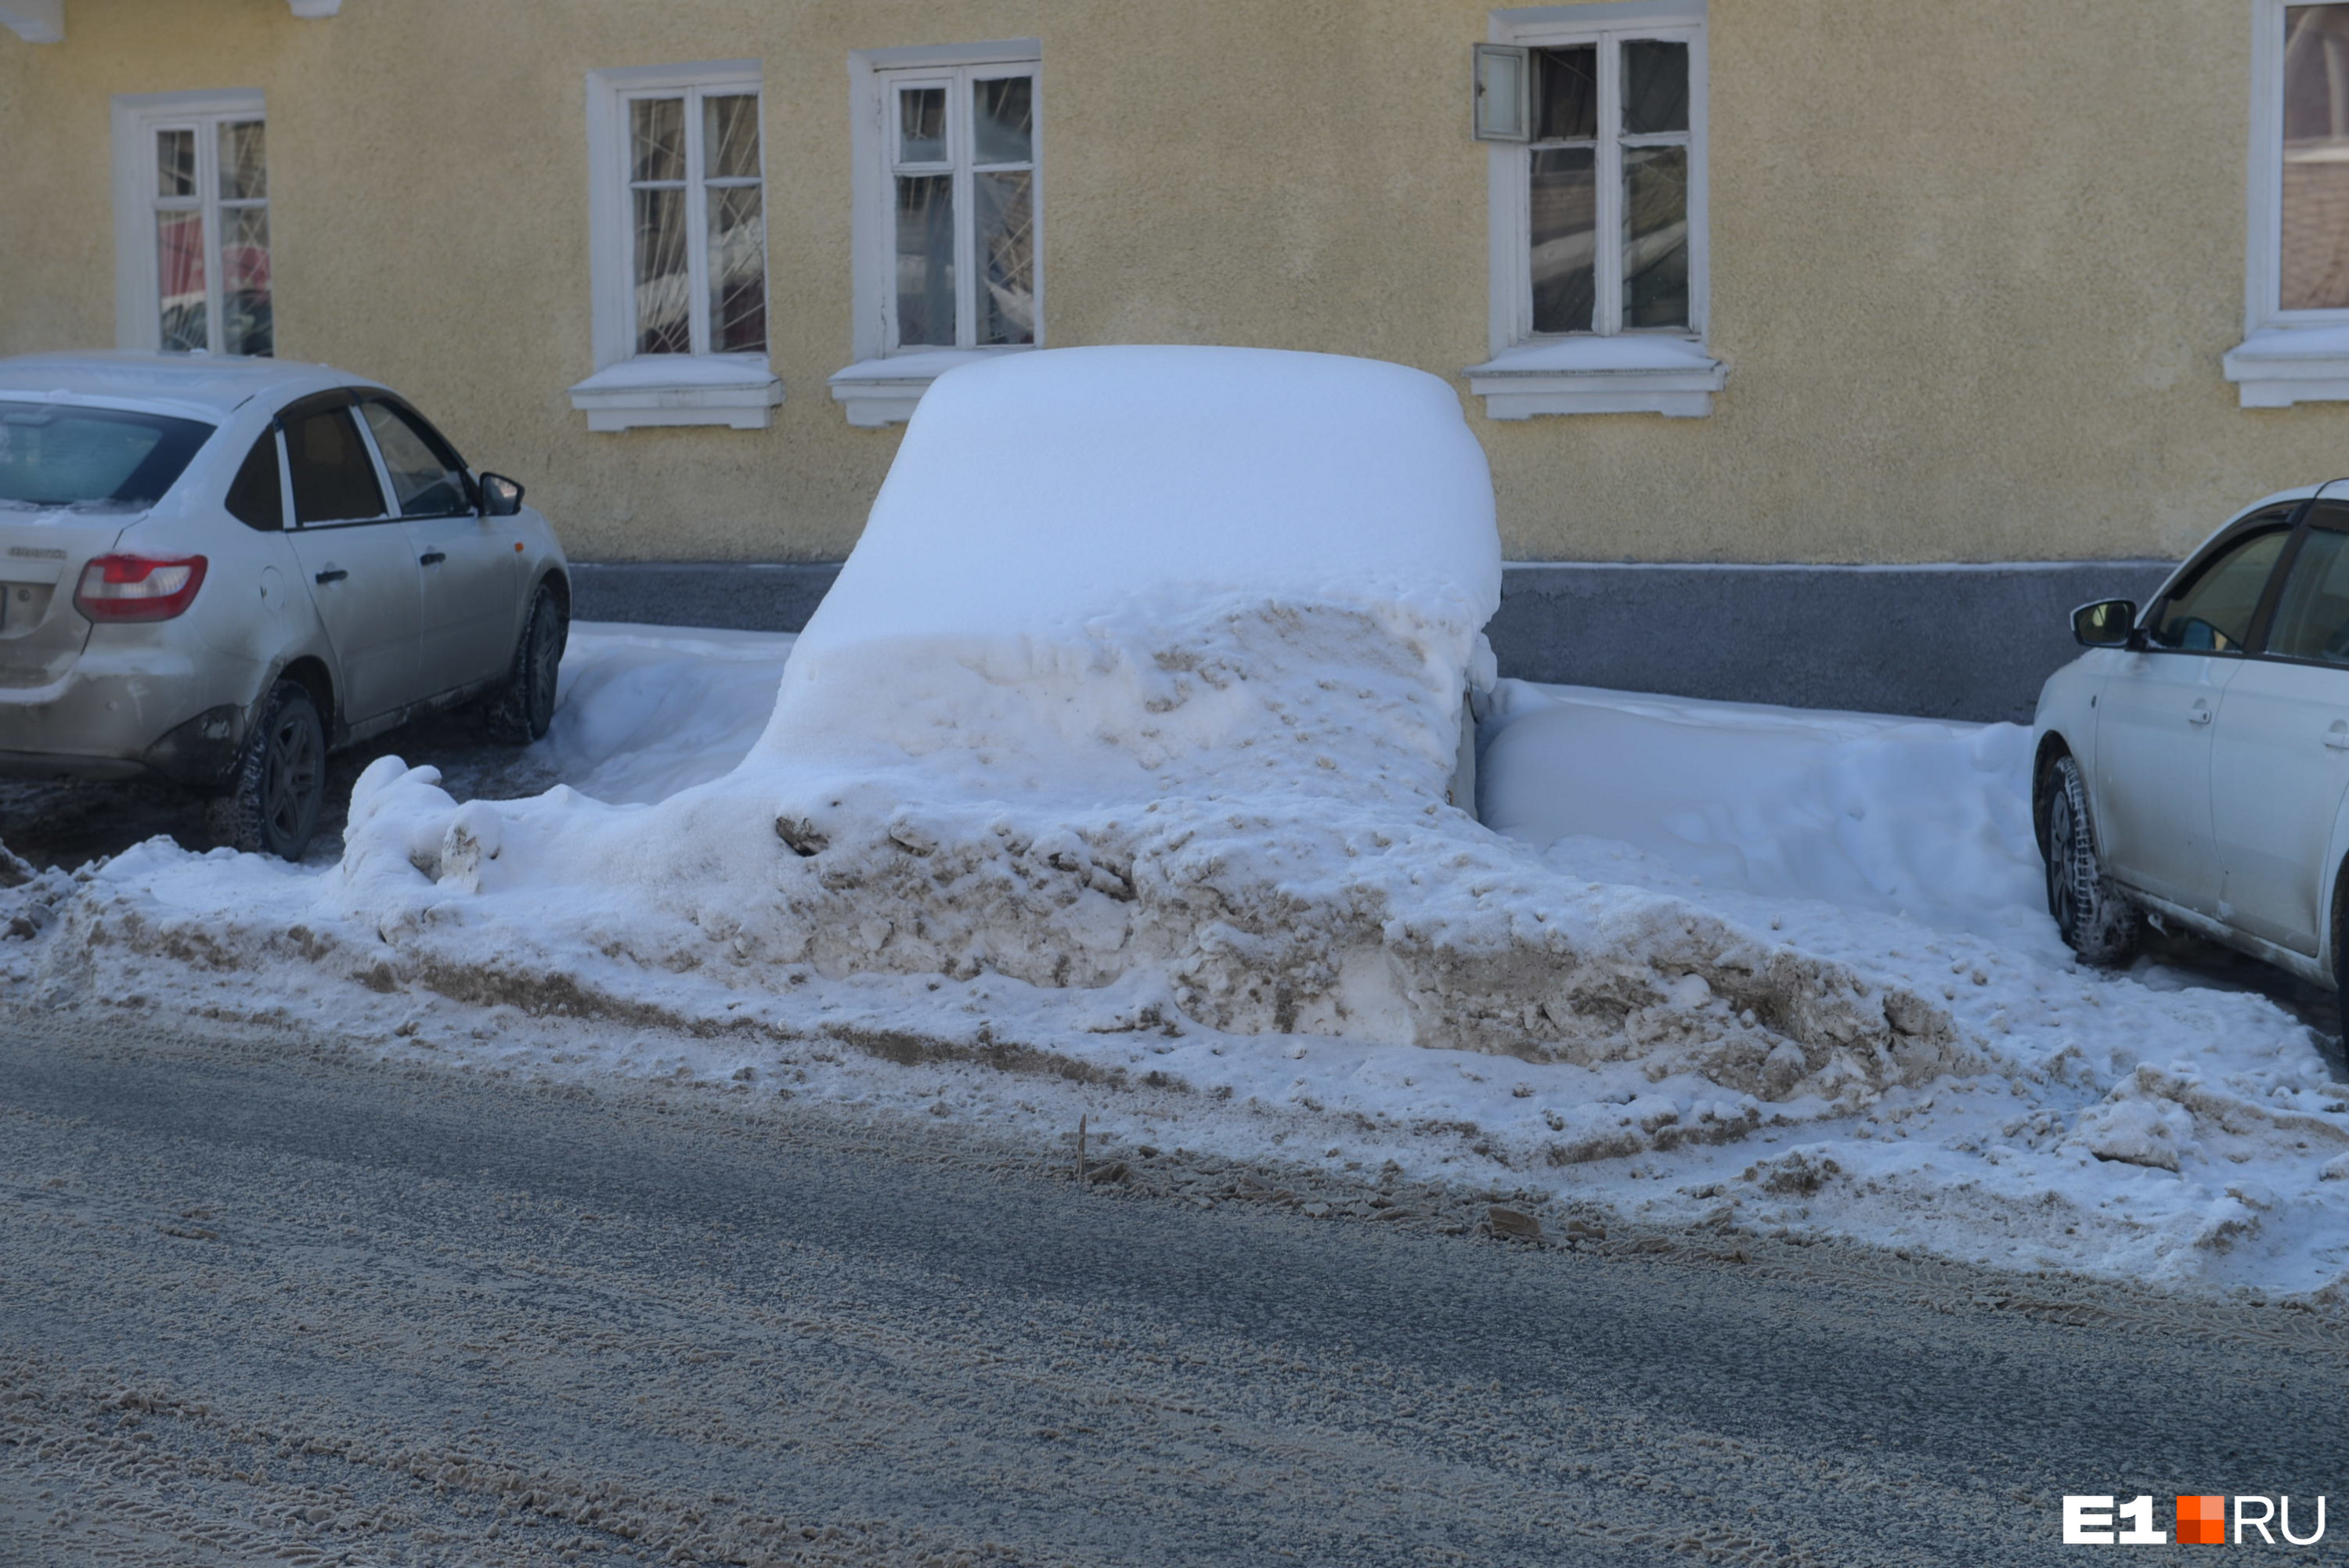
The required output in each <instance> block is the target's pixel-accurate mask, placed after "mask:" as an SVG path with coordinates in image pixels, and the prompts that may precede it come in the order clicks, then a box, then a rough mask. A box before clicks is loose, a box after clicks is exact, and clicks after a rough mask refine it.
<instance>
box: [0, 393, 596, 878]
mask: <svg viewBox="0 0 2349 1568" xmlns="http://www.w3.org/2000/svg"><path fill="white" fill-rule="evenodd" d="M570 603H571V588H570V575H569V569H568V567H567V565H566V563H565V562H564V556H563V550H562V547H561V546H560V545H559V544H558V543H557V542H555V538H554V531H553V530H552V529H550V528H549V527H548V526H547V523H546V520H545V519H544V518H543V517H541V516H539V514H538V513H537V512H536V511H532V510H531V509H530V508H528V507H525V506H523V504H522V487H521V486H520V485H518V484H516V483H514V482H513V481H512V480H507V479H502V478H500V477H499V476H498V475H495V474H488V473H476V472H475V471H473V470H472V469H470V468H468V467H467V466H466V464H465V461H464V459H462V458H460V456H459V455H458V453H457V449H455V448H454V447H453V446H451V445H450V443H449V441H448V439H447V438H445V437H443V436H442V435H441V434H440V431H438V430H436V429H434V428H432V426H431V424H430V422H429V421H428V420H427V419H426V418H424V417H423V416H422V415H421V414H419V413H418V412H417V411H416V409H415V408H413V407H410V406H409V404H408V403H407V402H406V401H404V400H403V399H402V398H400V397H398V394H396V393H394V392H392V391H391V390H390V389H389V388H388V387H381V386H378V385H377V384H376V383H374V382H371V381H367V380H363V379H361V378H359V377H354V376H348V375H345V374H344V373H342V372H340V371H337V370H332V369H328V368H326V366H316V365H297V364H289V363H287V362H285V361H283V360H275V359H242V358H209V357H204V356H189V355H168V356H167V355H134V354H91V355H33V356H24V357H20V358H14V359H0V773H6V774H10V775H14V776H17V777H36V778H60V777H61V778H78V779H126V778H139V777H157V778H162V779H171V780H173V781H176V782H178V783H181V784H185V785H189V786H191V787H193V788H196V789H203V790H207V791H210V792H212V793H213V794H215V795H216V796H217V797H218V798H219V800H220V810H219V812H218V819H219V820H218V826H219V828H220V830H221V833H222V838H223V839H224V840H225V841H228V842H231V843H233V844H235V845H236V846H237V847H238V848H240V849H244V850H252V851H267V852H270V853H274V854H279V855H283V856H285V857H286V858H287V859H289V860H296V859H299V858H300V857H301V854H302V851H303V849H304V847H305V845H307V844H308V842H309V841H310V838H311V836H312V834H313V833H314V832H315V831H316V827H317V821H318V813H319V808H320V805H321V803H322V802H323V800H324V799H325V794H326V753H327V752H328V751H329V750H330V749H332V748H337V747H342V746H347V745H350V744H351V743H353V742H355V741H358V740H362V739H365V738H367V737H369V736H372V735H376V734H378V733H380V732H381V731H383V730H386V729H389V728H390V727H393V726H394V725H397V724H400V723H402V722H404V721H405V720H407V719H409V718H410V717H415V716H416V715H418V714H419V713H424V712H428V711H430V710H433V709H437V708H444V707H454V706H456V705H458V704H460V703H465V702H470V701H474V700H476V699H481V701H482V703H483V717H484V719H485V721H486V723H487V726H488V727H489V729H490V731H491V733H492V735H493V736H495V737H497V738H500V739H503V740H508V741H512V742H516V743H526V742H528V741H530V740H533V739H534V738H538V737H539V736H543V735H544V734H545V733H546V728H547V724H548V721H549V720H550V718H551V717H553V714H554V694H555V682H556V677H557V672H558V667H559V665H560V664H561V661H562V657H563V649H564V642H565V639H566V635H567V630H568V626H569V615H570Z"/></svg>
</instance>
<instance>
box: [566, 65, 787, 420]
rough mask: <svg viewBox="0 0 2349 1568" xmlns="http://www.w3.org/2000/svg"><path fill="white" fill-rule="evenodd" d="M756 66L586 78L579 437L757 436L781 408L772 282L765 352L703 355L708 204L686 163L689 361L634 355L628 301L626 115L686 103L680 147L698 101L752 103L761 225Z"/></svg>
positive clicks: (695, 125) (694, 127)
mask: <svg viewBox="0 0 2349 1568" xmlns="http://www.w3.org/2000/svg"><path fill="white" fill-rule="evenodd" d="M763 75H764V73H763V71H762V68H761V65H760V62H758V61H757V60H705V61H700V62H698V63H695V64H690V65H678V66H641V67H627V68H625V69H618V70H602V71H590V72H588V73H587V168H588V187H587V235H588V246H589V255H588V273H589V279H590V285H591V287H592V288H593V290H594V313H593V316H592V318H591V326H590V334H591V337H592V339H593V345H594V349H595V374H594V375H592V376H590V377H587V378H586V379H585V380H584V381H581V382H579V383H577V384H576V385H574V387H572V388H571V406H572V407H574V408H577V409H579V410H581V411H582V412H584V413H585V414H586V416H587V428H589V429H590V430H596V431H619V430H627V429H633V428H637V427H639V426H654V425H659V426H668V425H723V426H726V427H729V428H733V429H738V430H763V429H766V428H769V426H770V425H771V424H772V422H773V412H774V409H775V407H777V406H778V405H780V404H781V402H782V400H783V384H782V382H781V379H779V378H778V377H776V375H775V372H774V367H773V360H772V358H771V356H772V354H773V352H774V329H775V315H774V273H773V263H772V259H771V257H770V260H769V263H768V277H767V334H768V335H767V347H766V349H765V350H764V351H762V352H759V353H750V354H711V353H708V352H706V350H707V348H708V346H709V289H708V288H707V287H706V286H705V281H706V272H707V266H708V258H707V253H706V247H707V245H708V243H709V240H708V234H707V232H706V224H705V223H704V222H703V217H702V213H703V204H704V202H705V201H706V200H707V198H706V196H705V195H704V193H703V191H702V190H701V182H700V181H697V180H695V179H694V178H692V177H693V176H694V175H695V174H697V173H698V172H699V170H697V169H695V168H694V167H692V166H691V163H690V162H688V169H687V175H688V179H687V181H686V209H687V213H688V217H687V220H686V241H687V254H688V258H689V260H688V267H689V270H690V275H691V278H692V284H691V285H690V286H691V289H692V296H693V314H692V316H691V318H690V320H691V327H690V331H691V335H692V342H693V344H694V345H695V347H696V349H697V352H695V353H691V354H638V353H637V352H636V252H635V242H636V235H635V227H634V225H635V219H634V211H635V209H634V205H633V202H632V201H631V200H630V196H629V188H630V183H631V182H630V180H629V144H628V136H629V130H628V105H629V103H630V102H631V101H633V100H635V99H636V98H678V97H682V98H685V99H686V100H687V102H686V117H685V118H686V136H687V140H688V146H689V147H698V145H699V141H700V137H701V129H700V118H699V115H698V109H697V106H698V102H699V100H700V99H701V98H703V97H706V96H710V95H717V94H730V93H750V94H752V95H754V96H756V97H757V98H759V100H760V125H759V180H760V188H761V200H760V211H761V214H762V215H766V216H767V217H769V219H770V222H771V214H772V211H773V208H772V205H771V201H770V200H769V197H770V196H771V192H772V186H771V183H770V181H768V178H767V125H766V114H765V105H766V94H765V85H764V81H763Z"/></svg>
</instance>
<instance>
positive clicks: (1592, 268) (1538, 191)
mask: <svg viewBox="0 0 2349 1568" xmlns="http://www.w3.org/2000/svg"><path fill="white" fill-rule="evenodd" d="M1594 156H1595V154H1594V153H1593V152H1592V151H1591V150H1590V149H1589V148H1587V147H1549V148H1542V149H1539V150H1537V151H1536V152H1535V153H1534V155H1533V182H1532V191H1531V196H1532V201H1533V233H1532V238H1533V280H1534V330H1535V331H1536V332H1588V331H1589V330H1590V327H1591V309H1592V305H1593V304H1594V303H1595V301H1596V300H1597V297H1598V294H1597V290H1598V283H1597V277H1598V273H1597V271H1596V263H1597V261H1598V252H1599V185H1598V181H1597V179H1596V177H1595V174H1594V170H1593V168H1592V163H1591V160H1592V158H1593V157H1594Z"/></svg>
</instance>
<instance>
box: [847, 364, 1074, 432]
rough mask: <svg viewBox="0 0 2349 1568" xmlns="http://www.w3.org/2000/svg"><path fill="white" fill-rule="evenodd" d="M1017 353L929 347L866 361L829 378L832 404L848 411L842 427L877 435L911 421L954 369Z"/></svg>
mask: <svg viewBox="0 0 2349 1568" xmlns="http://www.w3.org/2000/svg"><path fill="white" fill-rule="evenodd" d="M1027 352H1028V350H1027V348H1026V347H1025V346H1021V347H1018V348H933V349H929V350H926V351H924V352H920V353H915V354H898V355H893V356H889V357H888V358H885V359H866V360H862V361H860V362H858V363H857V364H854V365H852V366H849V367H848V368H847V369H845V370H835V371H833V374H832V377H831V381H832V399H833V402H835V403H839V404H841V405H843V407H846V408H847V410H848V422H849V423H850V424H852V425H854V426H856V427H857V428H859V429H865V430H878V429H880V428H883V427H885V426H888V425H902V424H904V423H905V421H906V420H908V419H910V418H913V417H914V409H915V408H916V407H917V406H918V405H919V404H920V403H921V401H922V394H923V393H925V392H926V391H928V390H929V389H930V383H931V382H933V381H936V379H937V378H938V377H941V376H944V375H945V374H946V373H947V371H949V370H952V369H953V368H954V367H955V366H958V365H969V364H973V363H975V362H977V361H978V360H981V359H992V358H994V357H995V356H998V355H1001V354H1025V353H1027Z"/></svg>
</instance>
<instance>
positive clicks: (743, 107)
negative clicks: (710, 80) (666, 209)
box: [701, 93, 759, 180]
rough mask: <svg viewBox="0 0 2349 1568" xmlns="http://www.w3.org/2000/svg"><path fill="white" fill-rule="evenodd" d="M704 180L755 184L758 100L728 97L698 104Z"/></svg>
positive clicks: (750, 96)
mask: <svg viewBox="0 0 2349 1568" xmlns="http://www.w3.org/2000/svg"><path fill="white" fill-rule="evenodd" d="M701 157H702V162H703V164H704V170H703V177H704V178H705V179H709V180H754V179H756V178H758V174H759V99H758V98H757V96H756V95H755V94H751V93H728V94H726V95H725V96H724V97H722V98H703V99H702V100H701Z"/></svg>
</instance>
